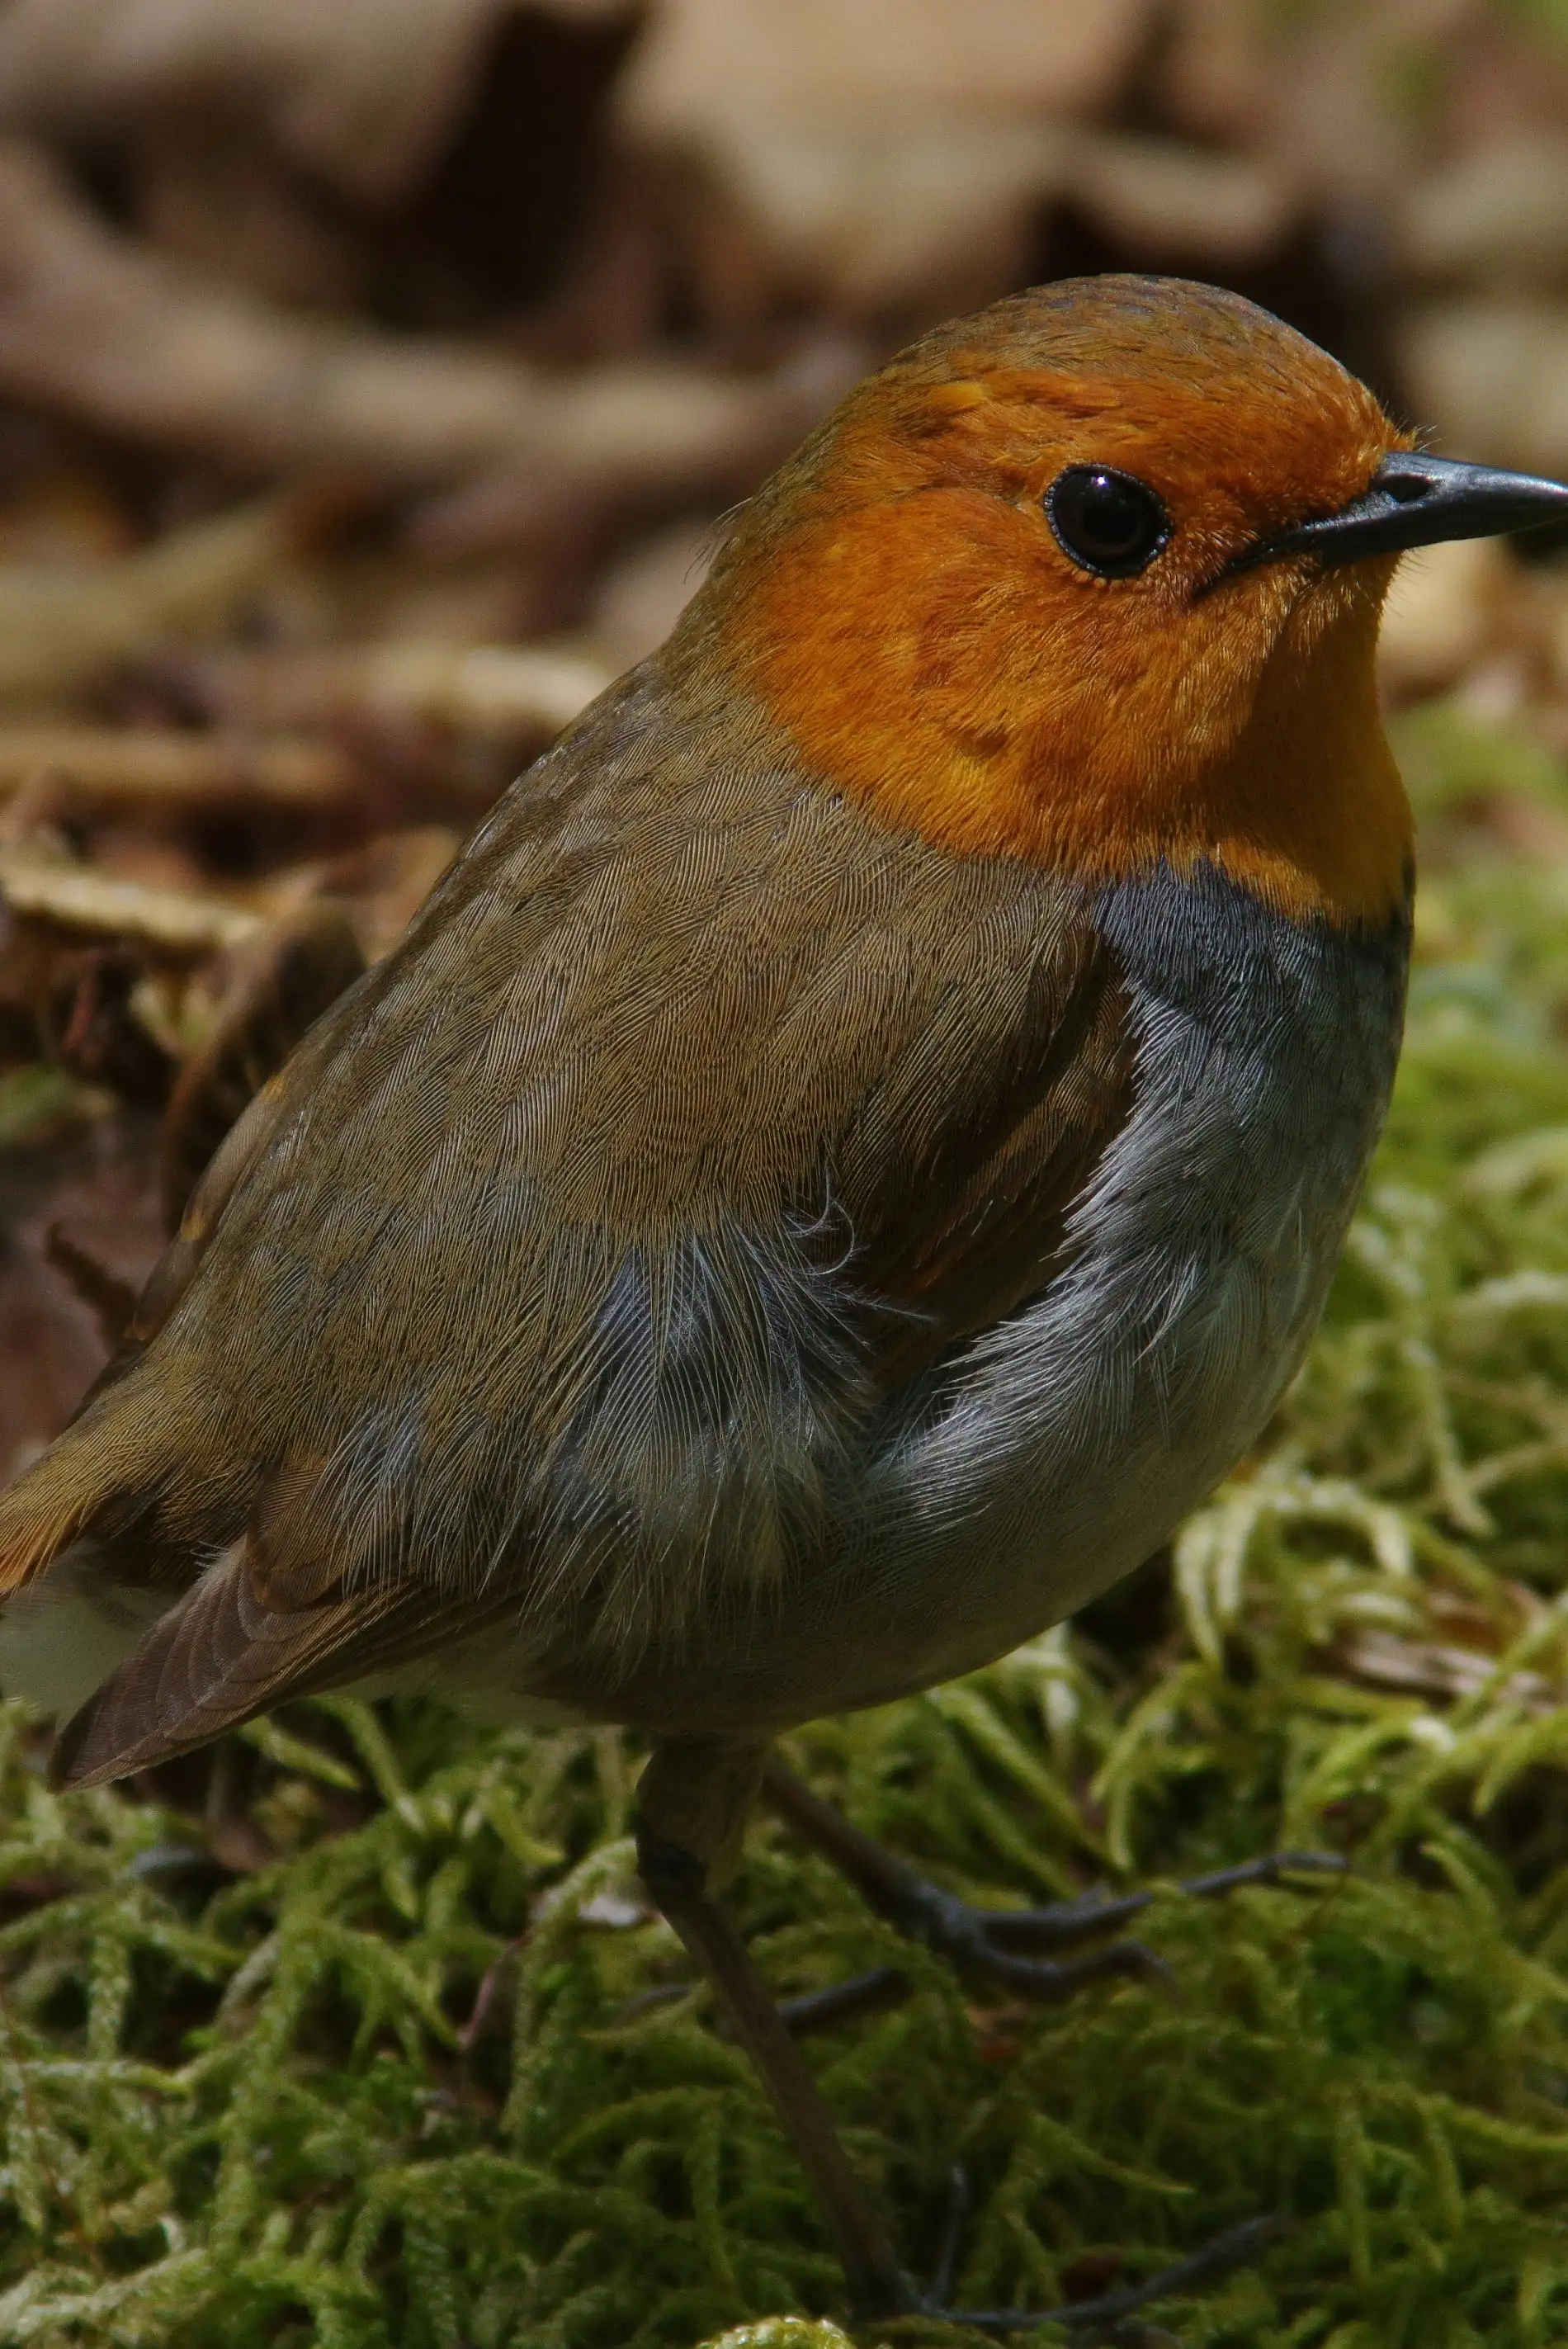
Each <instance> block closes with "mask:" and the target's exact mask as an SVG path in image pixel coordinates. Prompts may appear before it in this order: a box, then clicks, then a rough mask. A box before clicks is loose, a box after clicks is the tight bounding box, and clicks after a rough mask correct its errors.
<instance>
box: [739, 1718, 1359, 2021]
mask: <svg viewBox="0 0 1568 2349" xmlns="http://www.w3.org/2000/svg"><path fill="white" fill-rule="evenodd" d="M764 1784H765V1786H766V1789H767V1793H768V1795H769V1800H770V1801H771V1802H772V1803H773V1805H774V1806H775V1808H776V1809H778V1810H779V1812H780V1813H781V1814H782V1816H784V1817H785V1818H786V1819H787V1820H788V1822H789V1825H790V1826H793V1827H795V1828H796V1829H797V1830H798V1831H799V1833H800V1834H801V1835H803V1836H804V1837H805V1838H806V1839H807V1841H808V1842H810V1843H811V1844H812V1845H813V1846H814V1847H816V1849H817V1850H819V1851H820V1853H821V1854H822V1855H823V1857H825V1858H827V1859H830V1861H831V1862H832V1864H833V1865H834V1867H835V1868H838V1869H839V1870H840V1871H841V1874H842V1875H844V1876H845V1877H847V1878H848V1879H849V1881H850V1882H851V1884H852V1885H853V1886H854V1887H855V1889H856V1890H857V1891H858V1892H860V1893H861V1897H862V1898H863V1899H865V1901H866V1902H867V1904H868V1905H869V1906H870V1907H871V1908H872V1909H875V1911H876V1913H877V1914H878V1916H880V1917H882V1918H885V1919H886V1920H887V1922H888V1923H889V1924H890V1925H892V1927H893V1929H894V1930H895V1931H897V1932H899V1933H902V1934H903V1936H904V1937H905V1939H906V1940H911V1941H916V1942H918V1943H919V1944H920V1945H921V1946H922V1948H923V1949H927V1950H930V1951H933V1952H934V1955H936V1956H937V1957H939V1958H942V1959H944V1960H945V1961H946V1962H947V1963H948V1964H949V1965H951V1966H952V1967H953V1968H954V1971H957V1972H958V1973H960V1974H962V1975H964V1976H965V1978H966V1979H968V1980H978V1981H983V1982H987V1983H990V1984H992V1985H994V1986H995V1987H997V1988H1000V1989H1002V1990H1004V1991H1006V1992H1008V1993H1009V1994H1010V1995H1011V1996H1012V1997H1014V1998H1016V1999H1021V2000H1026V2001H1028V2002H1030V2003H1032V2004H1039V2005H1048V2004H1052V2003H1055V2002H1058V2001H1060V2000H1063V1999H1067V1998H1070V1997H1072V1995H1073V1994H1074V1992H1077V1991H1079V1990H1082V1989H1083V1988H1085V1986H1086V1985H1087V1984H1088V1983H1089V1982H1099V1981H1103V1980H1104V1979H1105V1977H1106V1976H1107V1975H1111V1974H1130V1975H1137V1976H1140V1977H1141V1978H1142V1979H1144V1980H1146V1981H1147V1980H1150V1979H1152V1980H1156V1981H1164V1982H1170V1981H1171V1975H1170V1971H1169V1969H1168V1968H1167V1967H1166V1965H1165V1963H1164V1961H1163V1960H1161V1959H1160V1958H1157V1957H1156V1956H1155V1954H1154V1952H1153V1951H1151V1950H1150V1949H1147V1948H1145V1947H1144V1945H1143V1943H1142V1942H1140V1941H1134V1940H1111V1941H1109V1943H1108V1944H1107V1945H1106V1946H1105V1947H1102V1948H1088V1947H1086V1946H1085V1945H1086V1944H1088V1943H1094V1942H1101V1941H1104V1940H1105V1937H1106V1936H1107V1935H1109V1934H1114V1933H1115V1932H1117V1931H1118V1930H1119V1928H1120V1927H1121V1926H1123V1925H1126V1924H1128V1923H1130V1921H1131V1920H1132V1919H1133V1918H1135V1917H1138V1916H1140V1915H1141V1914H1142V1912H1143V1910H1144V1909H1147V1908H1148V1907H1149V1905H1150V1901H1151V1900H1153V1899H1155V1898H1156V1895H1155V1894H1154V1893H1153V1892H1150V1891H1138V1892H1128V1893H1122V1894H1119V1895H1117V1896H1115V1897H1112V1896H1109V1895H1107V1894H1105V1893H1102V1892H1088V1893H1084V1894H1082V1895H1081V1896H1080V1897H1079V1898H1078V1899H1073V1900H1055V1901H1052V1902H1050V1903H1049V1904H1048V1905H1047V1906H1046V1907H1045V1908H1040V1909H983V1908H980V1907H977V1906H976V1905H975V1903H973V1902H971V1901H967V1900H961V1899H959V1898H958V1897H957V1895H956V1894H954V1893H951V1892H944V1890H943V1889H942V1888H941V1886H940V1885H936V1884H933V1883H932V1882H931V1880H930V1879H929V1878H927V1877H923V1876H921V1875H919V1874H918V1873H917V1872H916V1870H915V1869H913V1868H910V1867H908V1866H906V1865H905V1863H904V1862H903V1860H901V1859H899V1858H897V1857H894V1855H893V1854H892V1852H890V1851H887V1850H885V1849H884V1848H883V1847H882V1845H881V1844H878V1843H874V1842H873V1841H872V1838H871V1837H869V1836H866V1835H862V1834H861V1830H860V1829H859V1828H858V1827H857V1826H854V1825H853V1824H852V1823H851V1821H850V1820H849V1819H847V1818H845V1817H844V1816H843V1814H842V1813H841V1812H840V1811H837V1810H835V1809H834V1808H833V1806H832V1805H831V1804H830V1803H827V1802H824V1801H823V1800H822V1798H821V1796H820V1795H817V1794H814V1793H813V1792H812V1790H811V1789H810V1787H809V1786H807V1785H805V1784H804V1783H803V1782H802V1781H801V1780H800V1779H799V1778H797V1777H796V1776H795V1775H794V1774H793V1772H791V1771H789V1770H787V1769H785V1768H784V1766H783V1764H779V1763H778V1762H777V1761H776V1760H774V1759H773V1758H771V1757H770V1759H769V1764H768V1771H767V1775H766V1778H765V1781H764ZM1344 1869H1345V1863H1344V1861H1343V1860H1341V1859H1338V1858H1336V1857H1334V1856H1332V1855H1331V1854H1329V1853H1326V1852H1314V1851H1284V1852H1268V1853H1265V1854H1264V1855H1263V1856H1262V1857H1260V1858H1257V1859H1253V1860H1248V1861H1246V1862H1244V1863H1243V1865H1242V1866H1241V1867H1239V1868H1220V1869H1216V1870H1215V1871H1214V1872H1212V1874H1210V1875H1206V1876H1194V1877H1190V1878H1187V1879H1186V1880H1185V1881H1184V1882H1182V1883H1181V1884H1180V1885H1178V1887H1177V1888H1176V1889H1178V1890H1179V1891H1181V1892H1182V1893H1184V1894H1186V1895H1187V1896H1188V1897H1189V1898H1190V1899H1200V1900H1213V1899H1221V1898H1222V1897H1223V1896H1224V1895H1225V1894H1227V1893H1230V1892H1236V1891H1239V1890H1241V1889H1243V1887H1244V1886H1247V1885H1256V1884H1278V1883H1281V1882H1284V1881H1285V1880H1287V1879H1288V1878H1291V1877H1293V1876H1302V1875H1316V1876H1324V1875H1341V1874H1343V1873H1344ZM910 1988H911V1984H910V1982H909V1979H908V1977H907V1975H905V1974H904V1973H903V1972H902V1971H901V1970H900V1969H899V1968H898V1967H896V1966H878V1967H876V1968H875V1969H874V1970H873V1971H872V1972H870V1973H866V1974H860V1975H857V1976H856V1977H855V1978H854V1980H853V1981H851V1982H840V1983H836V1984H834V1986H833V1987H832V1988H831V1989H830V1990H825V1991H819V1992H815V1993H814V1994H813V1995H812V1996H810V1997H809V1998H799V1999H792V2000H790V2001H789V2002H788V2003H787V2004H786V2005H785V2006H784V2007H783V2008H782V2010H781V2012H782V2013H783V2015H784V2019H785V2021H786V2023H788V2024H789V2028H790V2030H791V2031H792V2032H794V2033H797V2034H800V2033H805V2032H810V2031H817V2030H821V2029H823V2028H825V2027H826V2026H827V2025H828V2024H830V2023H841V2022H843V2021H845V2020H847V2019H848V2018H849V2017H851V2016H852V2015H861V2014H867V2013H876V2012H877V2011H878V2010H879V2009H881V2008H882V2007H887V2006H893V2005H896V2004H897V2003H898V2002H899V2001H900V2000H901V1999H902V1998H905V1997H907V1996H908V1994H909V1991H910Z"/></svg>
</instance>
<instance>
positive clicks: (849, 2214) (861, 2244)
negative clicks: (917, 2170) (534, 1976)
mask: <svg viewBox="0 0 1568 2349" xmlns="http://www.w3.org/2000/svg"><path fill="white" fill-rule="evenodd" d="M637 1865H638V1868H640V1870H641V1872H642V1878H643V1881H644V1883H645V1885H646V1886H647V1888H648V1891H649V1893H650V1895H651V1896H652V1898H653V1899H655V1901H656V1902H657V1903H658V1905H659V1907H660V1909H663V1911H664V1913H665V1916H666V1917H667V1918H668V1920H669V1921H670V1923H671V1924H672V1925H673V1926H674V1927H675V1929H676V1932H677V1933H678V1934H679V1935H680V1937H681V1940H683V1941H684V1942H685V1943H686V1948H687V1950H688V1951H690V1952H691V1955H692V1956H693V1958H695V1960H696V1962H697V1964H698V1965H699V1966H700V1967H701V1968H702V1970H703V1971H704V1972H705V1973H706V1974H707V1977H708V1979H709V1981H710V1982H712V1983H713V1985H714V1988H715V1989H716V1990H717V1992H718V1994H719V1996H720V1998H721V1999H722V2000H723V2001H724V2003H725V2005H726V2007H727V2010H728V2013H729V2019H730V2022H731V2023H732V2024H733V2026H734V2029H735V2033H736V2036H737V2038H738V2040H739V2041H740V2043H741V2044H742V2046H743V2047H744V2048H745V2049H746V2051H747V2054H748V2055H749V2056H750V2058H751V2060H752V2062H753V2063H754V2064H756V2066H757V2069H758V2073H759V2075H761V2079H762V2084H763V2085H764V2086H765V2087H766V2089H767V2090H768V2093H769V2096H770V2097H771V2098H772V2100H773V2108H774V2110H775V2112H776V2113H777V2114H778V2116H779V2120H780V2122H781V2123H782V2125H783V2127H784V2131H785V2134H786V2136H787V2137H789V2142H790V2143H791V2145H792V2146H793V2147H794V2148H795V2151H796V2154H797V2155H798V2156H799V2161H800V2166H801V2168H803V2169H804V2170H805V2172H806V2175H807V2177H808V2178H810V2181H811V2184H812V2186H813V2188H814V2189H815V2190H816V2195H817V2199H818V2201H819V2202H820V2205H821V2208H822V2210H823V2213H824V2215H825V2217H826V2219H827V2220H828V2223H829V2225H830V2228H831V2229H832V2231H833V2236H834V2239H835V2240H836V2242H837V2244H838V2248H839V2256H840V2258H841V2260H842V2261H843V2263H844V2275H845V2278H846V2280H847V2282H848V2283H849V2288H850V2300H851V2304H852V2306H853V2307H854V2309H855V2311H856V2313H858V2314H864V2315H867V2316H894V2315H899V2314H903V2313H913V2312H914V2311H916V2310H918V2308H919V2306H920V2302H919V2300H918V2297H917V2296H916V2294H915V2293H914V2292H913V2290H912V2288H911V2286H910V2284H909V2282H908V2280H907V2278H906V2277H905V2275H904V2273H903V2269H902V2268H901V2267H900V2266H899V2263H898V2261H897V2259H896V2258H895V2257H894V2254H893V2249H892V2243H891V2242H890V2241H889V2240H888V2237H887V2235H886V2234H885V2232H884V2231H883V2230H882V2225H881V2222H880V2221H879V2220H878V2219H877V2218H876V2216H875V2214H874V2212H873V2211H872V2209H871V2206H870V2204H869V2203H868V2202H867V2200H866V2198H865V2194H864V2192H863V2190H862V2189H861V2184H860V2181H859V2180H858V2178H856V2176H855V2173H854V2171H853V2170H852V2169H851V2167H850V2163H849V2159H848V2157H847V2156H846V2154H845V2152H844V2148H843V2147H842V2146H841V2144H840V2142H839V2138H838V2133H837V2131H836V2130H835V2129H834V2127H833V2124H832V2121H831V2119H830V2116H829V2113H828V2108H827V2106H826V2105H824V2104H823V2102H822V2099H821V2097H820V2095H819V2094H818V2092H817V2084H816V2082H815V2081H814V2080H813V2079H812V2077H811V2075H810V2072H809V2071H808V2069H807V2067H806V2062H805V2058H804V2057H803V2056H802V2055H801V2054H800V2051H799V2048H798V2047H797V2046H796V2044H795V2042H794V2040H793V2039H792V2038H791V2037H790V2035H789V2031H788V2029H787V2028H786V2027H785V2024H784V2023H783V2021H782V2020H781V2018H780V2016H779V2010H778V2008H777V2007H776V2006H775V2005H774V2003H773V2001H772V1999H771V1998H770V1997H769V1992H768V1985H767V1983H766V1982H764V1981H763V1979H762V1976H761V1975H760V1974H759V1973H758V1971H757V1968H756V1967H755V1966H754V1965H753V1963H752V1961H751V1957H750V1954H749V1952H748V1950H747V1948H746V1944H745V1943H744V1941H742V1940H741V1938H740V1936H739V1934H738V1932H737V1931H736V1929H735V1927H734V1926H733V1925H732V1924H731V1922H730V1920H729V1919H728V1917H727V1915H726V1913H725V1911H724V1909H722V1908H721V1907H720V1905H719V1903H718V1902H717V1900H716V1899H714V1898H713V1897H712V1895H711V1894H710V1893H709V1892H708V1890H707V1870H706V1868H704V1866H703V1864H702V1862H701V1861H700V1860H698V1859H694V1858H693V1857H692V1855H691V1854H690V1852H688V1851H686V1850H684V1849H683V1848H682V1847H681V1846H680V1845H679V1844H675V1843H669V1842H666V1841H665V1839H664V1838H663V1837H660V1836H657V1835H655V1833H654V1831H653V1830H652V1829H651V1828H650V1827H648V1826H646V1825H644V1826H641V1827H640V1828H639V1830H638V1835H637Z"/></svg>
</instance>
